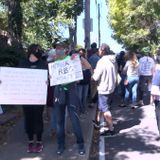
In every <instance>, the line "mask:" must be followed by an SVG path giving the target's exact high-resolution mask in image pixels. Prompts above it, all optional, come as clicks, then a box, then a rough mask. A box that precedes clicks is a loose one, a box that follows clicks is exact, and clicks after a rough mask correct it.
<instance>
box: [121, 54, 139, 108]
mask: <svg viewBox="0 0 160 160" xmlns="http://www.w3.org/2000/svg"><path fill="white" fill-rule="evenodd" d="M138 69H139V62H138V59H137V56H136V53H135V52H134V51H129V52H128V61H127V62H126V64H125V66H124V68H123V73H124V74H126V75H127V77H126V79H125V81H124V85H125V86H126V90H125V99H124V102H125V105H128V102H129V99H130V98H131V104H130V107H131V108H132V109H134V108H135V105H136V103H137V87H138V81H139V73H138Z"/></svg>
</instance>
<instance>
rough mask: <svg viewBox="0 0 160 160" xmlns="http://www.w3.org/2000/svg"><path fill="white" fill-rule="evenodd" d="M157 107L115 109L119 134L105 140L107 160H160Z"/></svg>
mask: <svg viewBox="0 0 160 160" xmlns="http://www.w3.org/2000/svg"><path fill="white" fill-rule="evenodd" d="M154 109H155V107H154V106H151V105H148V106H143V107H141V108H137V109H131V108H129V107H126V108H120V107H113V109H112V113H113V117H114V122H115V123H116V126H115V128H116V131H117V132H118V134H117V135H116V136H114V137H106V138H105V150H106V160H159V159H160V141H156V140H155V138H156V137H157V136H158V130H157V124H156V118H155V111H154Z"/></svg>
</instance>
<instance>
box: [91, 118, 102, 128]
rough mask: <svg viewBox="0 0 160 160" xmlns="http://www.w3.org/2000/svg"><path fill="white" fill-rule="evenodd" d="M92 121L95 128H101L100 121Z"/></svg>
mask: <svg viewBox="0 0 160 160" xmlns="http://www.w3.org/2000/svg"><path fill="white" fill-rule="evenodd" d="M92 123H93V125H94V127H95V128H98V129H99V128H100V127H101V126H100V122H98V121H95V120H92Z"/></svg>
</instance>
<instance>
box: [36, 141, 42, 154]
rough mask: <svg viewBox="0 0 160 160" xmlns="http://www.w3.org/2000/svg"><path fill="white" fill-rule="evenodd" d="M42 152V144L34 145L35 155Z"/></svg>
mask: <svg viewBox="0 0 160 160" xmlns="http://www.w3.org/2000/svg"><path fill="white" fill-rule="evenodd" d="M42 151H43V144H42V143H36V146H35V149H34V152H35V153H40V152H42Z"/></svg>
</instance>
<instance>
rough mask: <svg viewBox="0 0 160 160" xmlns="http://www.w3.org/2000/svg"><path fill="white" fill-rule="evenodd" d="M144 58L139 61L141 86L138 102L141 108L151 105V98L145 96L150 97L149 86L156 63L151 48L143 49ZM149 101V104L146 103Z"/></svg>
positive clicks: (139, 87)
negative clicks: (151, 55)
mask: <svg viewBox="0 0 160 160" xmlns="http://www.w3.org/2000/svg"><path fill="white" fill-rule="evenodd" d="M142 52H143V54H144V56H143V57H142V58H140V59H139V76H140V77H139V84H138V90H137V100H138V102H139V106H143V105H144V104H145V105H147V104H149V103H150V96H148V97H145V95H150V93H149V86H150V85H151V81H152V76H153V72H154V68H155V62H154V60H153V58H151V57H150V56H149V55H150V52H151V51H150V48H149V47H144V48H143V49H142ZM145 99H146V100H147V99H149V101H148V102H145V101H146V100H145Z"/></svg>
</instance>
